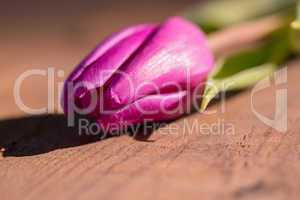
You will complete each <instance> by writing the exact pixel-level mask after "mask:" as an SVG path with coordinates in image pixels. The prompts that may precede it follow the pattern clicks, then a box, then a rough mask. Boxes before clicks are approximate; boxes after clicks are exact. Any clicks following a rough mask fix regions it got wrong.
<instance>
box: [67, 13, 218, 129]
mask: <svg viewBox="0 0 300 200" xmlns="http://www.w3.org/2000/svg"><path fill="white" fill-rule="evenodd" d="M213 65H214V59H213V54H212V51H211V50H210V49H209V47H208V44H207V39H206V37H205V35H204V33H203V32H202V31H201V30H200V29H199V27H197V26H196V25H194V24H192V23H190V22H189V21H187V20H185V19H183V18H181V17H171V18H169V19H168V20H166V21H165V22H164V23H162V24H159V25H156V24H144V25H137V26H133V27H129V28H126V29H125V30H122V31H120V32H118V33H115V34H113V35H111V36H110V37H108V38H107V39H105V40H104V41H103V42H102V43H100V44H99V45H98V46H97V47H96V48H95V50H93V51H92V52H91V53H90V54H89V55H88V56H87V57H86V58H85V59H84V60H83V61H82V62H81V63H80V64H79V65H78V66H77V67H76V68H75V69H74V71H73V72H72V73H71V74H70V75H69V77H68V78H67V80H66V81H65V85H64V90H63V95H62V106H63V108H64V112H65V113H66V114H67V115H71V114H74V112H76V113H80V112H81V113H80V114H85V115H88V116H89V117H92V118H94V119H96V120H97V122H98V123H99V125H101V127H105V128H107V127H109V126H111V125H112V126H113V127H116V126H117V127H120V128H121V127H122V126H124V125H135V124H139V123H143V122H144V121H146V120H147V121H168V120H173V119H176V118H178V117H179V116H181V115H182V114H184V113H186V112H189V108H190V107H191V103H192V104H194V103H193V100H194V99H195V97H196V96H198V95H199V94H201V92H202V91H203V86H204V85H203V83H204V81H205V80H206V78H207V76H208V74H209V72H210V71H211V69H212V67H213ZM197 104H199V102H197ZM108 129H109V128H108Z"/></svg>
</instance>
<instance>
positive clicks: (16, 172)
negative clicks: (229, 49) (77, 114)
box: [0, 3, 300, 200]
mask: <svg viewBox="0 0 300 200" xmlns="http://www.w3.org/2000/svg"><path fill="white" fill-rule="evenodd" d="M182 5H185V4H180V3H178V4H174V5H173V6H170V5H167V4H164V6H162V4H160V6H159V5H158V4H157V5H156V7H157V8H156V7H155V6H153V7H155V8H156V9H158V10H156V11H157V14H155V15H154V14H153V12H150V11H149V10H147V9H146V8H148V7H147V6H145V7H144V9H141V10H139V9H137V10H136V9H135V8H133V7H131V6H129V7H126V9H125V10H126V12H125V11H123V10H122V9H121V10H122V12H119V13H118V15H117V16H116V15H114V17H115V18H111V21H108V19H110V18H109V17H111V15H110V12H105V9H104V8H103V10H102V11H103V12H104V13H102V12H99V13H98V12H93V13H92V14H89V15H84V16H81V17H80V18H78V17H71V19H67V20H66V21H67V22H68V23H66V22H61V23H62V24H64V26H62V25H60V26H58V28H56V29H55V28H54V29H51V28H49V27H48V28H45V27H47V26H46V25H44V26H43V28H40V29H39V30H40V31H34V32H33V30H38V28H37V27H36V26H35V28H32V29H25V30H23V32H22V33H17V32H12V33H11V34H8V30H6V31H5V32H4V33H2V34H3V35H2V36H4V37H5V41H4V42H3V44H4V45H3V44H2V45H1V46H0V49H1V52H4V55H5V56H4V59H3V60H1V65H2V66H1V67H2V68H1V72H2V73H0V76H1V83H2V84H1V85H0V92H1V93H0V96H1V115H0V117H1V121H0V146H4V147H6V148H7V149H6V151H5V152H3V153H2V156H0V196H1V197H0V198H1V199H3V200H11V199H30V200H31V199H41V198H42V199H199V198H203V199H298V197H299V195H300V192H299V187H300V136H299V134H298V132H299V130H300V126H299V124H300V123H299V119H300V113H299V108H300V106H299V98H298V92H299V83H298V81H299V76H300V61H293V62H290V63H288V64H287V65H288V82H287V83H286V84H284V85H282V86H280V87H279V88H276V87H269V88H267V89H264V90H262V91H261V92H259V93H256V94H255V96H254V107H255V109H256V110H258V111H259V112H260V113H262V114H264V115H265V116H268V117H273V116H274V112H275V91H276V89H277V90H278V89H285V88H286V89H287V91H288V102H287V105H288V131H287V132H285V133H280V132H277V131H276V130H274V129H272V128H270V127H268V126H267V125H265V124H264V123H263V122H262V121H261V120H259V119H258V118H257V116H256V115H255V114H254V113H253V110H252V109H251V101H250V100H251V98H250V96H251V90H247V91H244V92H242V93H239V94H237V95H234V96H233V97H231V98H229V99H228V100H227V101H226V102H225V104H224V105H223V106H224V107H222V105H221V104H215V105H213V106H210V107H209V109H208V111H217V112H216V113H215V114H210V115H208V114H200V113H195V114H192V115H189V116H187V117H184V118H181V119H179V120H177V121H175V122H172V123H170V124H168V125H167V126H166V127H163V128H161V129H158V130H156V131H154V133H153V134H152V135H151V137H150V138H149V139H148V140H146V141H141V140H138V139H134V138H132V137H129V136H126V135H124V136H120V137H110V138H107V139H105V140H101V141H99V139H98V137H94V136H89V137H82V136H78V135H77V134H76V132H75V131H74V129H71V128H68V127H66V119H65V118H64V116H63V115H61V114H59V112H58V114H45V115H41V116H27V115H25V114H24V113H23V112H22V111H21V110H20V109H19V108H18V107H17V106H16V104H15V102H14V98H13V94H12V90H13V86H14V81H15V79H16V78H17V77H18V75H19V74H20V73H22V72H24V71H25V70H26V69H32V68H39V69H45V68H47V67H55V68H56V70H59V69H63V70H65V71H66V73H68V72H69V71H70V70H71V69H72V66H74V65H75V64H76V63H77V62H78V61H79V58H81V57H82V56H83V55H84V54H85V53H86V52H88V51H89V49H90V48H91V47H92V46H93V45H94V44H95V43H96V41H98V40H100V39H101V38H102V37H103V35H105V34H107V33H109V32H111V31H113V30H117V29H118V28H119V26H123V25H127V24H130V23H135V22H139V21H147V20H154V21H155V20H157V21H158V20H161V19H163V18H164V17H165V16H168V15H170V14H171V13H175V12H176V11H177V10H178V9H179V8H181V7H182ZM121 8H122V7H121ZM124 8H125V7H124ZM112 10H113V11H120V7H113V8H112ZM133 11H135V12H133ZM126 17H127V18H126ZM75 19H77V21H76V23H75V22H74V21H75ZM78 19H81V21H78ZM51 20H52V19H50V20H49V21H48V23H49V24H52V25H53V24H54V23H53V22H51ZM70 21H71V22H70ZM37 24H38V22H37ZM67 24H69V26H68V25H67ZM104 27H105V28H104ZM14 28H15V29H14ZM9 30H19V29H17V27H14V26H12V27H11V28H10V29H9ZM62 80H63V78H61V77H56V79H55V83H56V86H57V84H58V83H59V82H60V81H62ZM3 83H4V84H3ZM24 84H25V85H24V86H23V88H22V97H23V98H24V101H25V102H26V103H27V105H30V106H33V107H39V106H43V105H45V102H46V99H47V91H46V88H47V86H46V85H47V82H46V81H45V79H44V78H43V77H35V78H32V79H30V80H26V82H25V83H24ZM55 91H56V94H55V95H56V96H57V94H58V91H59V89H56V90H55ZM56 105H57V102H56ZM224 108H225V111H224V110H223V111H222V109H224ZM56 109H58V108H56ZM199 124H204V125H207V127H217V128H214V129H206V128H204V129H205V130H204V129H201V130H199V129H197V125H199ZM218 124H219V125H220V124H221V126H222V125H224V126H225V128H223V129H222V130H223V131H222V130H221V131H220V127H219V128H218ZM193 125H194V127H195V125H196V128H195V129H194V130H189V129H188V127H193ZM228 127H234V128H233V129H232V130H233V131H229V130H228ZM167 128H169V129H167ZM198 128H199V126H198ZM168 130H172V131H171V132H168Z"/></svg>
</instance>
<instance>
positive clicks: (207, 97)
mask: <svg viewBox="0 0 300 200" xmlns="http://www.w3.org/2000/svg"><path fill="white" fill-rule="evenodd" d="M275 70H276V66H275V65H274V64H272V63H267V64H264V65H261V66H258V67H252V68H250V69H246V70H243V71H241V72H238V73H236V74H234V75H232V76H229V77H227V78H224V79H211V80H209V81H208V82H207V85H206V88H205V91H204V94H203V98H202V102H201V106H200V108H201V111H204V110H205V109H206V107H207V106H208V104H209V103H210V102H211V100H212V99H213V98H214V97H215V96H216V95H217V94H218V93H220V92H225V91H234V90H241V89H244V88H247V87H250V86H252V85H254V84H255V83H256V82H258V81H259V80H261V79H263V78H265V77H267V76H269V75H271V74H272V72H274V71H275Z"/></svg>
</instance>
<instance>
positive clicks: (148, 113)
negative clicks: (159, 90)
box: [97, 91, 188, 131]
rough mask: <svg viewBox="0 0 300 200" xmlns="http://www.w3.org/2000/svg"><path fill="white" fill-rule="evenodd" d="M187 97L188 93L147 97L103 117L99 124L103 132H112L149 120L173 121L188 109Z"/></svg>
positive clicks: (99, 119) (98, 120)
mask: <svg viewBox="0 0 300 200" xmlns="http://www.w3.org/2000/svg"><path fill="white" fill-rule="evenodd" d="M187 97H188V93H187V92H186V91H181V92H176V93H170V94H156V95H150V96H146V97H143V98H141V99H139V100H137V101H135V102H134V103H132V104H129V105H127V106H125V107H123V108H121V109H120V110H118V111H116V112H112V113H111V114H104V115H101V117H99V118H98V119H97V122H98V123H99V124H100V125H101V128H102V129H103V130H106V131H110V130H111V129H121V128H124V127H126V126H130V125H135V124H139V123H143V122H147V120H148V121H151V122H153V121H155V122H159V121H168V120H173V119H176V118H178V117H179V116H181V115H182V114H183V113H185V111H186V109H188V106H187V102H188V101H187Z"/></svg>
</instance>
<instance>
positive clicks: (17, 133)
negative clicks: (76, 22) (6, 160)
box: [0, 91, 241, 157]
mask: <svg viewBox="0 0 300 200" xmlns="http://www.w3.org/2000/svg"><path fill="white" fill-rule="evenodd" d="M239 93H241V91H238V92H230V93H227V94H226V98H229V97H230V98H231V97H234V96H236V95H237V94H239ZM218 102H219V100H218V99H215V100H213V101H212V102H211V104H210V105H214V104H216V103H218ZM195 112H196V110H194V111H193V113H195ZM193 113H191V114H193ZM166 124H168V122H164V123H149V124H146V126H145V125H137V126H135V127H133V128H132V129H129V130H126V131H122V132H120V133H115V134H111V135H101V133H100V134H97V135H93V134H89V133H86V134H82V135H80V134H79V130H78V129H77V128H76V127H78V125H75V126H74V127H68V126H67V118H66V117H65V116H64V115H58V114H51V115H38V116H29V117H23V118H17V119H8V120H2V121H0V149H1V148H2V149H4V150H3V156H17V157H18V156H32V155H37V154H43V153H47V152H50V151H53V150H56V149H61V148H68V147H75V146H79V145H84V144H88V143H93V142H98V141H100V140H103V139H108V138H110V137H113V136H120V135H124V134H126V135H129V136H131V137H132V138H133V139H135V140H138V141H143V142H153V141H152V140H149V138H150V136H151V135H152V133H153V132H154V131H155V130H156V129H158V128H160V127H162V126H164V125H166Z"/></svg>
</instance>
